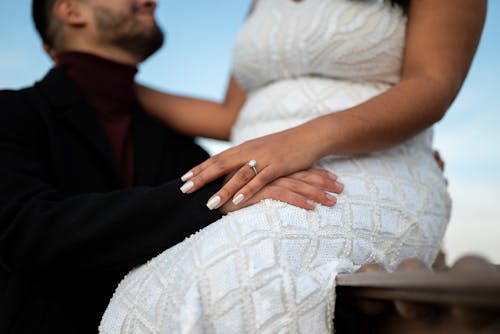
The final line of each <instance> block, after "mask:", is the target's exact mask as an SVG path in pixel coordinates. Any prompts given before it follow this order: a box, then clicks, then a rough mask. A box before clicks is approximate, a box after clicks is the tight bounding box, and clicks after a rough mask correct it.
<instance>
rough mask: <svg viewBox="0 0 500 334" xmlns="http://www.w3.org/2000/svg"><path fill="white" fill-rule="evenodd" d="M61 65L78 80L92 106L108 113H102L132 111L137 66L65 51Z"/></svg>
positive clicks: (106, 114) (113, 113)
mask: <svg viewBox="0 0 500 334" xmlns="http://www.w3.org/2000/svg"><path fill="white" fill-rule="evenodd" d="M57 67H59V68H61V69H62V70H63V71H65V72H66V73H67V74H68V76H69V77H70V78H71V79H73V80H74V81H75V82H76V84H77V85H78V86H79V87H80V89H82V91H83V93H84V95H85V97H86V98H87V99H88V100H89V102H90V104H91V105H92V106H94V107H95V106H99V108H98V109H99V112H103V113H104V114H105V115H101V116H108V117H113V116H118V115H120V114H122V113H130V110H131V106H132V103H133V102H134V100H135V89H134V77H135V74H136V73H137V68H136V67H135V66H131V65H126V64H121V63H117V62H115V61H112V60H108V59H105V58H102V57H99V56H96V55H93V54H90V53H84V52H77V51H64V52H61V53H59V54H58V55H57Z"/></svg>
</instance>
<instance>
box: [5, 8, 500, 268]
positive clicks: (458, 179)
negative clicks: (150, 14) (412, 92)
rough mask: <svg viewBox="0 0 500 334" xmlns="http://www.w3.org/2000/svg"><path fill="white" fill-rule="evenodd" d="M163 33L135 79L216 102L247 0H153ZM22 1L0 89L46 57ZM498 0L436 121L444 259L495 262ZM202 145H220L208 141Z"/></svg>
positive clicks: (27, 75)
mask: <svg viewBox="0 0 500 334" xmlns="http://www.w3.org/2000/svg"><path fill="white" fill-rule="evenodd" d="M159 2H160V4H159V8H158V11H157V16H158V21H159V22H160V24H161V26H162V27H163V29H164V30H165V31H166V32H167V43H166V45H165V46H164V47H163V49H162V50H160V52H158V53H157V54H155V55H154V56H153V57H151V58H150V59H149V60H148V61H147V62H145V63H144V64H142V65H141V67H140V72H139V76H138V79H139V80H140V81H141V82H143V83H146V84H149V85H152V86H155V87H157V88H160V89H163V90H168V91H171V92H176V93H180V94H186V95H192V96H200V97H205V98H210V99H215V100H220V99H221V98H222V97H223V96H224V89H225V85H226V82H227V78H228V75H229V73H230V70H231V48H232V42H233V40H234V37H235V35H236V33H237V31H238V27H239V26H240V25H241V24H242V22H243V20H244V18H245V16H246V14H247V12H248V8H249V6H250V2H251V1H250V0H217V1H207V0H182V1H180V0H160V1H159ZM30 4H31V1H28V0H16V1H7V0H2V1H1V2H0V45H1V52H0V89H4V88H19V87H23V86H27V85H30V84H31V83H33V82H34V81H35V80H38V79H40V78H42V77H43V75H44V73H45V72H46V71H47V70H48V69H49V68H50V66H51V62H50V60H49V58H48V57H47V56H46V55H45V54H44V53H43V51H42V49H41V44H40V41H39V39H38V36H37V35H36V34H35V31H34V28H33V25H32V22H31V17H30ZM499 32H500V1H497V0H490V1H489V4H488V17H487V22H486V26H485V30H484V33H483V38H482V41H481V44H480V47H479V50H478V53H477V55H476V57H475V59H474V62H473V65H472V69H471V71H470V73H469V75H468V77H467V80H466V82H465V84H464V86H463V88H462V90H461V92H460V95H459V96H458V98H457V99H456V100H455V102H454V104H453V105H452V107H451V108H450V110H449V111H448V113H447V115H446V116H445V118H444V119H443V120H442V121H441V122H440V123H439V124H438V125H437V126H436V135H435V146H436V147H437V148H438V149H439V150H440V151H441V154H442V155H443V157H444V159H445V160H446V164H447V165H446V175H447V177H448V179H449V183H450V192H451V195H452V197H453V199H454V204H453V213H452V220H451V222H450V226H449V229H448V233H447V236H446V239H445V245H444V248H445V250H446V252H447V254H448V255H449V258H450V261H452V260H453V259H454V258H456V257H457V256H458V255H460V254H463V253H464V252H470V251H474V252H478V253H480V254H483V255H486V256H488V257H489V258H490V259H492V260H494V261H496V262H500V247H499V246H497V245H496V244H497V243H498V239H499V238H500V205H498V204H497V201H498V199H499V198H500V196H499V195H500V190H499V189H500V148H499V147H498V145H499V143H500V130H499V129H498V127H499V124H500V88H499V86H500V83H499V78H500V62H499V60H498V58H499V55H500V38H499V37H498V34H499ZM208 145H209V148H210V149H212V150H217V149H218V148H219V147H220V146H217V145H214V144H213V143H209V144H208Z"/></svg>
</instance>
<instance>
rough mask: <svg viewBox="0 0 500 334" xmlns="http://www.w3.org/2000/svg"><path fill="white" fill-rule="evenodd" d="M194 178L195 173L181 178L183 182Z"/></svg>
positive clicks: (189, 173) (188, 173)
mask: <svg viewBox="0 0 500 334" xmlns="http://www.w3.org/2000/svg"><path fill="white" fill-rule="evenodd" d="M192 177H193V172H187V173H186V174H184V175H182V176H181V180H182V182H186V181H187V180H189V179H190V178H192Z"/></svg>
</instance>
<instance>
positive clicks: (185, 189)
mask: <svg viewBox="0 0 500 334" xmlns="http://www.w3.org/2000/svg"><path fill="white" fill-rule="evenodd" d="M193 187H194V183H193V181H189V182H186V183H184V184H183V185H182V187H181V191H182V192H183V193H184V194H185V193H187V192H188V191H189V190H190V189H191V188H193Z"/></svg>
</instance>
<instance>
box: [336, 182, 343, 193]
mask: <svg viewBox="0 0 500 334" xmlns="http://www.w3.org/2000/svg"><path fill="white" fill-rule="evenodd" d="M335 183H336V184H337V187H339V188H340V190H339V191H343V190H344V184H343V183H340V182H338V181H337V182H335Z"/></svg>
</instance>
